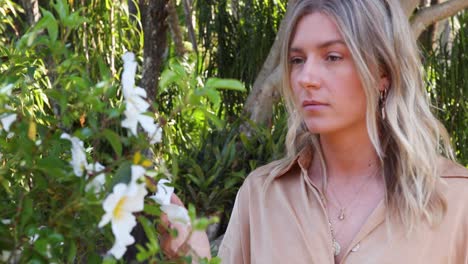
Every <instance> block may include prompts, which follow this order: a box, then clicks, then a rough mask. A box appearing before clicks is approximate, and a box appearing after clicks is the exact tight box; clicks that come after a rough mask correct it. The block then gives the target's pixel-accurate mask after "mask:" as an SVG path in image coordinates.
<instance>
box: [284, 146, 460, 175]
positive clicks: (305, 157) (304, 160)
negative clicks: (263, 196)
mask: <svg viewBox="0 0 468 264" xmlns="http://www.w3.org/2000/svg"><path fill="white" fill-rule="evenodd" d="M313 155H314V153H313V149H312V146H310V145H308V146H305V147H304V148H302V150H300V151H299V152H298V154H296V156H294V158H293V159H291V161H290V162H289V164H288V165H287V166H286V167H285V168H284V169H282V170H281V172H280V173H278V174H277V175H276V177H275V178H278V177H281V176H282V175H284V174H286V173H287V172H288V171H290V170H291V169H292V168H293V167H294V166H295V165H299V166H300V167H301V168H302V169H304V170H308V169H309V167H310V163H311V162H312V158H313ZM437 166H438V169H439V172H440V176H441V177H442V178H468V169H467V168H465V167H463V166H461V165H460V164H457V163H456V162H454V161H452V160H449V159H447V158H444V157H442V156H441V157H439V159H438V161H437Z"/></svg>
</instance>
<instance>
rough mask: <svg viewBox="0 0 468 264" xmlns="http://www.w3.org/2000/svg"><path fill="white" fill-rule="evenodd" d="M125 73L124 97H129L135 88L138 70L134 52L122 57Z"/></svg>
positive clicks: (123, 73)
mask: <svg viewBox="0 0 468 264" xmlns="http://www.w3.org/2000/svg"><path fill="white" fill-rule="evenodd" d="M122 60H123V62H124V64H123V68H124V70H123V72H122V90H123V93H124V97H127V95H128V93H130V92H131V89H133V88H134V87H135V73H136V69H137V63H136V61H135V54H133V53H132V52H125V54H124V55H122Z"/></svg>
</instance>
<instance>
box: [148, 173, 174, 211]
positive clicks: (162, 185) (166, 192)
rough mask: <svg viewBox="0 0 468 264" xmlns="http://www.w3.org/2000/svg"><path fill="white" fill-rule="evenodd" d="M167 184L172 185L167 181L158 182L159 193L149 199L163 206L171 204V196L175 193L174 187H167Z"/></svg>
mask: <svg viewBox="0 0 468 264" xmlns="http://www.w3.org/2000/svg"><path fill="white" fill-rule="evenodd" d="M167 183H171V181H169V180H167V179H161V180H159V181H158V185H157V188H158V191H157V192H156V193H155V194H154V195H152V196H150V197H149V198H151V199H153V200H155V201H156V202H157V203H159V204H161V205H166V204H170V203H171V195H172V193H174V187H172V186H169V185H166V184H167Z"/></svg>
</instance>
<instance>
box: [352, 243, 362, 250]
mask: <svg viewBox="0 0 468 264" xmlns="http://www.w3.org/2000/svg"><path fill="white" fill-rule="evenodd" d="M360 247H361V244H359V243H358V244H357V245H356V246H354V247H353V248H352V249H351V252H357V251H359V248H360Z"/></svg>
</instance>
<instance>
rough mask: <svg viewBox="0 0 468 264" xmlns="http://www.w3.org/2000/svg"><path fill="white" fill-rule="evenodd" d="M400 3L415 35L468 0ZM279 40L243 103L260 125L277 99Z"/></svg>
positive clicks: (282, 25) (466, 4)
mask: <svg viewBox="0 0 468 264" xmlns="http://www.w3.org/2000/svg"><path fill="white" fill-rule="evenodd" d="M295 1H297V0H289V1H288V9H289V8H290V6H292V4H293V3H294V2H295ZM400 2H401V5H402V7H403V10H404V12H405V14H406V15H407V16H408V17H411V18H412V19H411V24H412V29H413V32H414V35H415V37H418V36H419V35H420V34H421V32H422V31H423V30H424V29H425V28H426V27H428V26H429V25H431V24H433V23H435V22H437V21H440V20H442V19H445V18H447V17H450V16H452V15H454V14H456V13H457V12H459V11H460V10H463V9H464V8H467V7H468V0H450V1H446V2H443V3H440V4H437V5H433V6H430V7H427V8H422V9H420V10H418V11H417V12H416V13H414V11H415V9H416V7H418V5H419V4H420V3H421V1H420V0H400ZM286 17H287V16H286ZM285 24H286V21H285V19H283V21H282V22H281V25H280V29H279V31H278V35H281V32H282V30H284V27H285ZM279 42H280V41H279V39H278V37H277V38H276V40H275V42H274V43H273V46H272V48H271V50H270V53H269V55H268V57H267V59H266V61H265V63H264V64H263V67H262V69H261V70H260V73H259V74H258V76H257V79H256V80H255V82H254V85H253V87H252V90H251V91H250V94H249V96H248V97H247V100H246V103H245V106H244V112H245V114H246V115H247V116H249V117H250V119H252V120H253V121H254V122H256V123H259V124H263V125H265V124H268V123H269V121H270V120H271V117H272V116H271V114H272V112H273V111H272V108H273V105H274V104H276V103H277V102H278V101H279V98H280V94H279V87H280V85H281V78H280V77H281V73H280V72H279V69H278V64H279V56H280V44H279Z"/></svg>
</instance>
